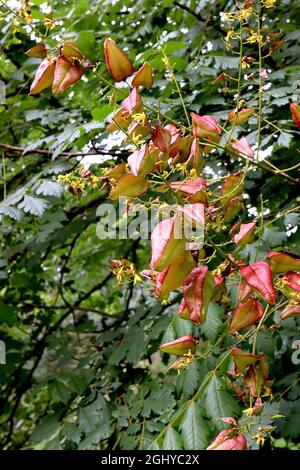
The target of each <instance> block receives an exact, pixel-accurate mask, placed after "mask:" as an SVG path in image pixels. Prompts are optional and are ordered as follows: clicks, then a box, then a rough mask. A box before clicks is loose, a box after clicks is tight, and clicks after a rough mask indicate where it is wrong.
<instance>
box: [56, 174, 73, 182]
mask: <svg viewBox="0 0 300 470" xmlns="http://www.w3.org/2000/svg"><path fill="white" fill-rule="evenodd" d="M57 181H58V182H59V183H71V178H70V174H69V173H67V174H66V175H58V177H57Z"/></svg>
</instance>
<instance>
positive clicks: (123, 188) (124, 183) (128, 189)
mask: <svg viewBox="0 0 300 470" xmlns="http://www.w3.org/2000/svg"><path fill="white" fill-rule="evenodd" d="M146 191H147V181H146V180H144V179H143V178H140V177H139V176H135V175H133V174H132V173H127V174H126V175H124V176H122V178H121V179H119V181H117V184H116V185H115V186H114V187H113V188H112V189H111V191H110V193H109V197H110V199H112V200H116V199H118V198H119V197H121V196H126V197H137V196H140V195H141V194H144V193H145V192H146Z"/></svg>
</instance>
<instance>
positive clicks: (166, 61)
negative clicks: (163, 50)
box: [162, 55, 171, 70]
mask: <svg viewBox="0 0 300 470" xmlns="http://www.w3.org/2000/svg"><path fill="white" fill-rule="evenodd" d="M162 61H163V64H164V66H165V68H166V69H167V70H169V69H170V68H171V64H170V61H169V59H168V57H167V56H166V55H164V56H163V58H162Z"/></svg>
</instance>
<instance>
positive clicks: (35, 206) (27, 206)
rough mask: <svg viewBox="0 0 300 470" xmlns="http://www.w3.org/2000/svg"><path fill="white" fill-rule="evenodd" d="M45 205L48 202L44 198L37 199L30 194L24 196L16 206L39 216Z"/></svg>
mask: <svg viewBox="0 0 300 470" xmlns="http://www.w3.org/2000/svg"><path fill="white" fill-rule="evenodd" d="M47 205H48V203H47V201H45V200H44V199H39V198H37V197H32V196H24V199H23V201H22V202H20V204H19V205H18V208H19V209H23V210H24V212H26V213H29V214H32V215H38V216H39V217H40V216H41V215H43V213H44V212H45V210H46V208H47Z"/></svg>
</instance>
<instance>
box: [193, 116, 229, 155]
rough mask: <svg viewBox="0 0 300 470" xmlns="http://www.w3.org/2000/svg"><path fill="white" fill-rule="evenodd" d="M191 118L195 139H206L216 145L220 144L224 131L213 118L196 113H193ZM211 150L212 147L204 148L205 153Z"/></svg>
mask: <svg viewBox="0 0 300 470" xmlns="http://www.w3.org/2000/svg"><path fill="white" fill-rule="evenodd" d="M191 116H192V131H193V136H194V137H198V138H200V139H206V140H209V141H211V142H215V143H218V142H219V140H220V134H221V132H222V129H221V127H220V126H219V124H218V123H217V120H216V119H215V118H214V117H213V116H199V115H198V114H196V113H191ZM210 148H211V145H209V144H207V145H206V146H205V147H204V152H207V151H209V150H210Z"/></svg>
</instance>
